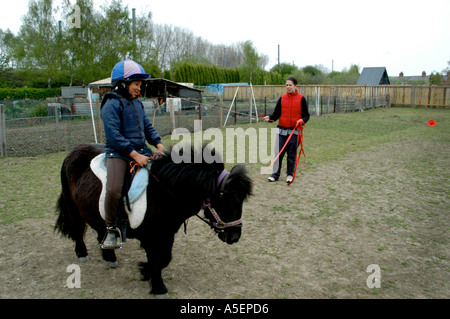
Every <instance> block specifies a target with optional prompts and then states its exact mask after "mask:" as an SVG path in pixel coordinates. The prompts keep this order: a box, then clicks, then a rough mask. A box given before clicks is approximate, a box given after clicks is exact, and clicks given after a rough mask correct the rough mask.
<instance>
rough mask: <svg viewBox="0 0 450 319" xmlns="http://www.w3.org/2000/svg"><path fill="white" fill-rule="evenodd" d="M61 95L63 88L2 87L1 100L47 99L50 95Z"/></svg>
mask: <svg viewBox="0 0 450 319" xmlns="http://www.w3.org/2000/svg"><path fill="white" fill-rule="evenodd" d="M57 96H61V88H56V89H34V88H19V89H10V88H0V100H5V99H11V100H23V99H30V100H45V99H46V98H48V97H57Z"/></svg>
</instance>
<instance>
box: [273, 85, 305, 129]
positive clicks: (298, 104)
mask: <svg viewBox="0 0 450 319" xmlns="http://www.w3.org/2000/svg"><path fill="white" fill-rule="evenodd" d="M302 98H303V95H301V94H300V93H298V91H295V93H294V94H292V95H291V94H289V93H286V94H285V95H283V96H282V97H281V116H280V120H279V122H278V125H279V126H281V127H295V124H296V123H297V121H298V120H299V119H301V118H302Z"/></svg>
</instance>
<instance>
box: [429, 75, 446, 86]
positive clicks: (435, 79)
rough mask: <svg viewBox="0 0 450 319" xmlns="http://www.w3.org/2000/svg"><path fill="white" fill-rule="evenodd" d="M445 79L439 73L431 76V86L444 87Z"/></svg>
mask: <svg viewBox="0 0 450 319" xmlns="http://www.w3.org/2000/svg"><path fill="white" fill-rule="evenodd" d="M442 80H443V77H442V75H441V74H439V73H438V72H436V73H434V72H433V73H431V74H430V85H442Z"/></svg>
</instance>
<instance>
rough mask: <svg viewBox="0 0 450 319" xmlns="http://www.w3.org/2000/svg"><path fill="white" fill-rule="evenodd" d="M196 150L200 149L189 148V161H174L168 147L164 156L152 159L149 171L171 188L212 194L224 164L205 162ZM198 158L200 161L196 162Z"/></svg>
mask: <svg viewBox="0 0 450 319" xmlns="http://www.w3.org/2000/svg"><path fill="white" fill-rule="evenodd" d="M204 149H205V147H203V148H202V150H201V152H202V154H203V150H204ZM198 152H200V151H195V150H194V149H191V157H190V161H184V162H181V163H175V162H174V161H173V159H172V156H171V154H172V148H170V149H169V150H168V151H166V152H165V155H164V156H161V157H159V158H157V159H155V160H153V163H152V168H151V172H152V173H153V174H154V175H155V176H156V177H157V178H158V180H159V181H160V182H161V183H162V184H163V185H165V186H166V187H168V188H169V189H171V190H174V191H176V190H180V191H184V192H189V193H191V192H202V193H205V192H207V193H209V194H212V193H214V192H215V190H216V186H217V185H216V184H217V178H218V176H219V175H220V173H221V172H222V171H223V170H224V167H225V166H224V164H223V162H221V161H219V162H213V163H207V162H206V161H205V160H204V159H203V156H200V155H201V154H198ZM198 158H201V159H202V162H200V163H198V160H197V162H196V159H198ZM181 188H182V189H181Z"/></svg>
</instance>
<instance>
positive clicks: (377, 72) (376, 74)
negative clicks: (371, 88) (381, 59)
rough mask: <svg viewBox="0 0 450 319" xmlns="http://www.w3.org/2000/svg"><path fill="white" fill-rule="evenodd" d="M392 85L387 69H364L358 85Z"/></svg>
mask: <svg viewBox="0 0 450 319" xmlns="http://www.w3.org/2000/svg"><path fill="white" fill-rule="evenodd" d="M378 84H391V83H390V82H389V77H388V74H387V71H386V68H385V67H370V68H364V69H363V70H362V72H361V75H360V76H359V79H358V82H356V85H378Z"/></svg>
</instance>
